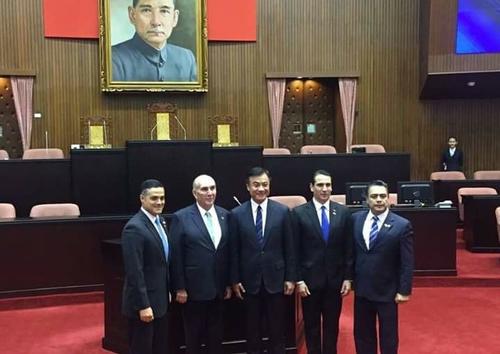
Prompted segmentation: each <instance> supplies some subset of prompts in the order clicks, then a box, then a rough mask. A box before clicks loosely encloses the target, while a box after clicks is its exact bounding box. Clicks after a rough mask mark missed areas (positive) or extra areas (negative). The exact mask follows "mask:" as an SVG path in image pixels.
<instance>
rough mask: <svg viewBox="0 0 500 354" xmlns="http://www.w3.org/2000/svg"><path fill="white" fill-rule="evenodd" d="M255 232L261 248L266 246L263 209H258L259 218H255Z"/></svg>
mask: <svg viewBox="0 0 500 354" xmlns="http://www.w3.org/2000/svg"><path fill="white" fill-rule="evenodd" d="M255 232H256V233H257V242H258V243H259V245H260V247H262V246H263V245H264V232H263V230H262V208H261V207H260V205H259V206H258V207H257V217H256V218H255Z"/></svg>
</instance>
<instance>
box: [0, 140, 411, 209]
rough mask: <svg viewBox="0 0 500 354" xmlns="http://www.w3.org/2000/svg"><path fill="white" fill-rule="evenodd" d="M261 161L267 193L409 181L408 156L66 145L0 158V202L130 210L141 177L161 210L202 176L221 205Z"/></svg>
mask: <svg viewBox="0 0 500 354" xmlns="http://www.w3.org/2000/svg"><path fill="white" fill-rule="evenodd" d="M259 165H261V166H264V167H265V168H267V169H269V170H270V172H271V175H272V184H271V193H272V194H273V195H294V194H299V195H303V196H305V197H307V198H309V197H310V195H311V192H310V190H309V183H310V179H311V175H312V173H313V172H314V171H315V170H317V169H326V170H327V171H329V172H331V173H332V176H333V182H334V183H333V188H334V192H335V193H340V194H343V193H344V189H345V183H346V182H356V181H358V182H366V181H370V180H372V179H383V180H385V181H386V182H388V183H389V186H390V188H391V191H396V183H397V181H407V180H409V179H410V155H409V154H402V153H401V154H397V153H395V154H393V153H387V154H333V155H289V156H262V147H261V146H240V147H228V148H213V147H212V146H211V142H210V141H130V142H127V146H126V148H124V149H89V150H71V159H69V160H65V159H62V160H6V161H0V176H2V183H1V184H0V202H2V203H3V202H5V203H12V204H14V206H15V207H16V211H17V216H18V217H27V216H28V215H29V211H30V209H31V207H32V206H33V205H35V204H39V203H56V202H72V203H77V204H79V206H80V210H81V214H82V215H84V216H99V215H123V214H132V213H135V212H136V210H137V208H138V206H139V198H138V194H139V192H138V190H139V185H140V183H141V182H142V180H143V179H145V178H156V179H159V180H160V181H162V182H163V184H164V185H165V188H166V192H167V203H166V209H165V212H166V213H172V212H174V211H176V210H178V209H180V208H182V207H185V206H186V205H189V204H190V203H192V201H193V197H192V195H191V187H192V186H191V183H192V181H193V179H194V178H195V177H196V176H197V175H198V174H201V173H208V174H212V175H213V176H214V177H215V179H216V182H217V186H218V191H219V198H218V203H219V205H220V206H222V207H225V208H227V209H232V208H233V207H235V206H236V204H235V202H234V200H233V196H237V197H238V199H239V200H241V201H244V200H247V199H248V192H247V191H246V188H245V176H246V173H247V171H248V170H249V168H250V167H253V166H259Z"/></svg>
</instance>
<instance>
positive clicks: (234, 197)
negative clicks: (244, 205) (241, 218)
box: [233, 195, 241, 205]
mask: <svg viewBox="0 0 500 354" xmlns="http://www.w3.org/2000/svg"><path fill="white" fill-rule="evenodd" d="M233 199H234V201H235V202H236V203H238V205H241V203H240V201H239V200H238V198H236V196H235V195H233Z"/></svg>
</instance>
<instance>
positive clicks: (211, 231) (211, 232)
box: [205, 211, 217, 248]
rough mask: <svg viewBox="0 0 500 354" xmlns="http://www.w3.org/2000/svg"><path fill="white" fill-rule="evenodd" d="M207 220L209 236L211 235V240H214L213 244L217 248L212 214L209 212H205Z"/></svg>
mask: <svg viewBox="0 0 500 354" xmlns="http://www.w3.org/2000/svg"><path fill="white" fill-rule="evenodd" d="M205 218H206V219H207V230H208V234H209V235H210V238H211V239H212V242H213V243H214V246H215V247H216V248H217V244H216V241H215V231H214V224H213V223H212V214H210V213H209V212H208V211H207V212H205Z"/></svg>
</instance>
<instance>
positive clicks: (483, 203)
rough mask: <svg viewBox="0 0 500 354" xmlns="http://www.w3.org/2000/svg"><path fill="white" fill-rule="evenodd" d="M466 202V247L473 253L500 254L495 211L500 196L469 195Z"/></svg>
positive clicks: (465, 198) (465, 199)
mask: <svg viewBox="0 0 500 354" xmlns="http://www.w3.org/2000/svg"><path fill="white" fill-rule="evenodd" d="M463 202H464V238H465V246H466V247H467V249H468V250H469V251H472V252H500V243H499V242H498V234H497V221H496V217H495V209H496V208H497V207H499V206H500V196H498V195H467V196H464V197H463Z"/></svg>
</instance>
